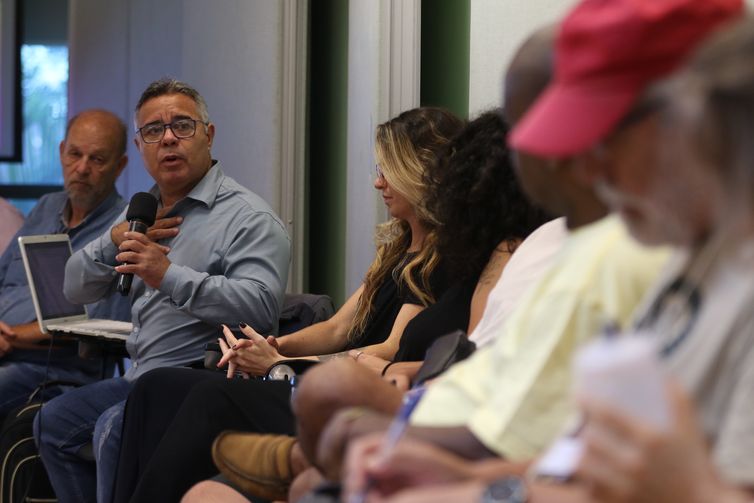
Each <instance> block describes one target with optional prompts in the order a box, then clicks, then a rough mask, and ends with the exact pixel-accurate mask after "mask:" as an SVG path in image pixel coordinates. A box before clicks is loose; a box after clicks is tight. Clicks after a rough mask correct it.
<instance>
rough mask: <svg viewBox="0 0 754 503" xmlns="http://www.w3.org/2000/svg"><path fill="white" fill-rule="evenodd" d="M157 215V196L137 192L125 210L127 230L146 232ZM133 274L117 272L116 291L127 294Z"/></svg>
mask: <svg viewBox="0 0 754 503" xmlns="http://www.w3.org/2000/svg"><path fill="white" fill-rule="evenodd" d="M156 216H157V198H155V197H154V196H153V195H152V194H150V193H149V192H137V193H136V194H134V195H133V197H131V202H130V203H128V211H127V212H126V220H128V222H129V226H128V230H129V232H141V233H142V234H146V233H147V229H149V228H150V227H151V226H152V225H154V220H155V218H156ZM133 280H134V275H133V274H123V273H121V274H118V291H119V292H120V293H121V295H128V292H130V291H131V282H132V281H133Z"/></svg>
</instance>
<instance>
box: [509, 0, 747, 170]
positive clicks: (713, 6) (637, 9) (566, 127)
mask: <svg viewBox="0 0 754 503" xmlns="http://www.w3.org/2000/svg"><path fill="white" fill-rule="evenodd" d="M743 11H744V7H743V2H742V0H583V1H582V2H581V3H579V4H578V5H577V6H576V7H575V8H574V9H573V10H572V11H571V13H570V14H569V15H568V16H567V17H566V18H565V20H564V21H563V23H562V25H561V26H560V31H559V33H558V37H557V40H556V43H555V75H554V78H553V81H552V83H551V84H550V85H549V86H548V87H547V89H545V91H544V92H543V93H542V96H540V98H539V99H538V100H537V101H536V102H535V104H534V105H533V106H532V108H531V109H530V110H529V111H528V112H527V113H526V115H524V117H523V118H522V119H521V121H520V122H519V124H518V125H517V126H516V127H515V128H514V130H513V131H512V134H511V136H510V145H511V146H512V147H513V148H515V149H517V150H521V151H524V152H528V153H531V154H534V155H539V156H542V157H567V156H571V155H574V154H578V153H580V152H583V151H584V150H586V149H588V148H590V147H591V146H593V145H595V144H596V143H597V142H598V141H600V140H601V139H603V138H604V137H605V136H606V135H607V134H608V133H610V132H611V131H612V130H613V129H614V128H615V126H616V125H617V124H618V123H619V122H620V120H621V119H622V118H623V117H624V116H625V115H626V114H627V113H628V112H629V111H630V110H631V108H632V106H633V105H634V102H635V101H636V99H637V98H638V97H639V95H640V94H641V93H642V92H643V91H644V89H646V87H647V86H648V85H649V84H651V83H653V82H654V81H656V80H659V79H661V78H663V77H665V76H667V75H669V74H670V73H671V72H673V71H674V70H676V69H677V68H678V67H679V66H680V65H681V64H682V63H683V62H685V60H686V58H687V57H688V56H689V55H690V53H691V52H692V51H693V49H695V48H696V47H697V46H698V45H699V44H700V43H701V42H702V41H703V40H704V39H705V38H706V37H707V36H708V35H709V34H710V33H711V32H712V31H713V30H714V29H715V28H718V27H719V26H721V25H722V24H723V23H724V22H725V21H729V20H732V19H733V18H735V17H737V16H739V15H741V14H742V13H743Z"/></svg>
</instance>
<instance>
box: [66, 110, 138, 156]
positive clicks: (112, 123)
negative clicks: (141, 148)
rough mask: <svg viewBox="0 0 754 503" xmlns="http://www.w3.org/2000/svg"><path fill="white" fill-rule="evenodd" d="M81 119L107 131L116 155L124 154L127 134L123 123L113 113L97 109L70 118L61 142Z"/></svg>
mask: <svg viewBox="0 0 754 503" xmlns="http://www.w3.org/2000/svg"><path fill="white" fill-rule="evenodd" d="M82 119H83V120H85V121H86V122H91V123H94V124H96V125H97V127H101V128H102V129H103V130H105V131H107V133H108V135H109V136H111V137H112V141H113V142H114V145H113V147H114V148H115V153H116V154H117V155H119V156H121V155H123V154H125V153H126V145H127V142H128V132H127V130H126V125H125V123H124V122H123V121H122V120H120V118H119V117H118V116H117V115H115V114H114V113H112V112H109V111H107V110H102V109H99V108H93V109H90V110H84V111H83V112H80V113H78V114H76V115H74V116H73V117H71V119H70V120H69V121H68V124H67V125H66V127H65V139H64V140H63V141H65V140H67V139H68V135H69V134H70V132H71V128H73V126H74V125H75V124H76V122H78V121H79V120H82Z"/></svg>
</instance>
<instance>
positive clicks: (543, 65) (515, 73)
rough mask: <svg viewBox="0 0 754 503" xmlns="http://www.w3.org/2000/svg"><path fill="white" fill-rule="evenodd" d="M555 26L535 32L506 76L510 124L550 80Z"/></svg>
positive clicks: (517, 54) (521, 49)
mask: <svg viewBox="0 0 754 503" xmlns="http://www.w3.org/2000/svg"><path fill="white" fill-rule="evenodd" d="M556 35H557V26H556V25H547V26H545V27H542V28H540V29H539V30H537V31H535V32H534V33H533V34H531V35H530V36H529V38H527V39H526V41H525V42H524V43H523V45H521V47H519V49H518V51H517V52H516V54H515V56H513V60H512V61H511V64H510V65H509V66H508V71H507V72H506V74H505V92H504V96H505V116H506V119H507V120H508V122H509V123H510V124H511V125H513V124H515V123H516V122H518V120H519V119H520V118H521V117H522V116H523V115H524V114H525V113H526V111H527V110H528V109H529V107H531V105H532V104H534V102H535V101H536V99H537V98H538V97H539V95H540V94H541V93H542V91H544V89H545V87H547V84H549V83H550V80H551V79H552V66H553V48H554V45H555V37H556Z"/></svg>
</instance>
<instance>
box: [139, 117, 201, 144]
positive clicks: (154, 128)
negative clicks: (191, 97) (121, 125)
mask: <svg viewBox="0 0 754 503" xmlns="http://www.w3.org/2000/svg"><path fill="white" fill-rule="evenodd" d="M197 122H199V123H201V124H204V125H205V126H207V125H208V124H209V122H204V121H201V120H197V119H178V120H175V121H173V122H171V123H170V124H162V123H161V122H153V123H151V124H147V125H146V126H142V127H140V128H139V129H137V130H136V132H137V133H139V134H141V139H142V140H144V143H157V142H159V141H160V140H162V137H163V136H165V130H166V129H167V128H170V130H171V131H172V132H173V136H175V137H176V138H179V139H185V138H191V137H192V136H194V133H196V123H197Z"/></svg>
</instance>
